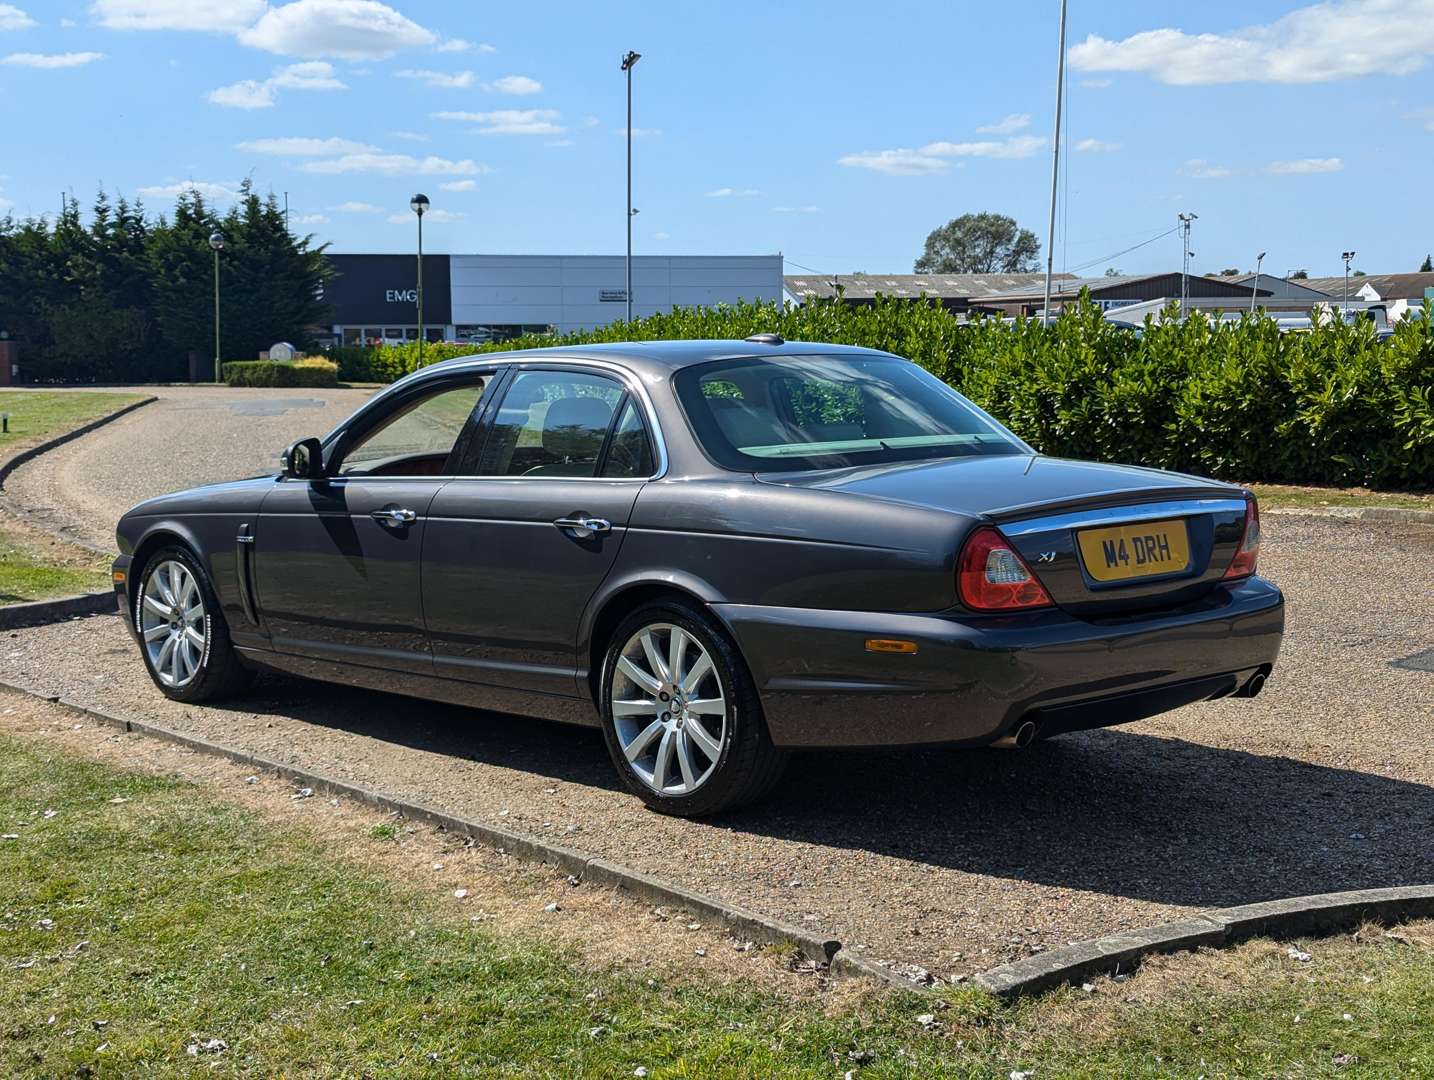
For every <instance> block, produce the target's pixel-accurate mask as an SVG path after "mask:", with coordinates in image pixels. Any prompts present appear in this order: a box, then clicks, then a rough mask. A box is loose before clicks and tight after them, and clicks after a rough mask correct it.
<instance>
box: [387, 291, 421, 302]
mask: <svg viewBox="0 0 1434 1080" xmlns="http://www.w3.org/2000/svg"><path fill="white" fill-rule="evenodd" d="M383 298H384V300H385V301H387V302H388V303H390V304H416V303H418V290H417V289H386V290H385V291H384V294H383Z"/></svg>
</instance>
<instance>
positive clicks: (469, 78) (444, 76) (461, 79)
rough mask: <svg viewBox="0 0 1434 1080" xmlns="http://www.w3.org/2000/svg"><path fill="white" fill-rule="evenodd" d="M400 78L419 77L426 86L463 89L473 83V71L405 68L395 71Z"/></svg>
mask: <svg viewBox="0 0 1434 1080" xmlns="http://www.w3.org/2000/svg"><path fill="white" fill-rule="evenodd" d="M394 74H395V75H397V76H398V77H399V78H400V79H418V80H420V81H421V82H423V83H424V84H425V85H426V86H431V87H434V88H435V89H444V90H463V89H466V88H467V87H470V86H472V85H473V72H471V71H458V72H454V73H453V74H451V75H450V74H449V73H448V72H446V71H431V70H429V69H428V68H418V69H414V68H405V69H404V70H403V71H395V72H394Z"/></svg>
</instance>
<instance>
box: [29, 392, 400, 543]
mask: <svg viewBox="0 0 1434 1080" xmlns="http://www.w3.org/2000/svg"><path fill="white" fill-rule="evenodd" d="M116 389H123V388H116ZM135 390H136V392H141V393H146V394H153V395H154V396H156V397H158V398H159V400H158V401H156V402H154V403H153V404H151V405H146V406H144V408H142V409H138V410H136V411H135V412H133V413H131V414H130V415H128V416H125V417H121V418H120V419H119V420H116V421H115V422H114V423H112V424H107V425H106V426H105V427H102V428H100V429H99V430H98V431H95V432H93V433H91V434H89V435H86V436H84V437H83V438H80V439H77V440H75V441H74V442H72V443H68V444H66V445H65V446H62V447H59V448H58V449H55V450H52V451H50V452H49V453H48V454H43V455H41V456H40V457H39V458H36V459H35V460H34V461H32V462H30V463H29V464H27V465H22V466H21V467H20V468H19V469H17V470H16V471H15V472H14V474H12V475H11V477H10V479H9V480H7V481H6V483H5V492H6V495H7V496H8V497H9V498H10V499H11V500H12V501H13V502H15V503H18V504H19V505H20V506H22V507H24V508H26V509H27V510H28V511H29V514H30V516H31V517H34V518H38V519H40V520H41V521H43V522H44V523H45V524H47V525H49V526H50V527H52V528H54V529H56V530H57V531H62V532H63V533H65V534H66V535H68V536H69V537H71V538H72V539H75V540H78V541H79V542H80V543H82V544H86V545H88V546H90V547H98V548H100V549H102V550H104V551H112V550H113V549H114V535H115V534H114V526H115V522H117V521H118V520H119V518H120V515H121V514H123V513H124V512H125V511H126V510H128V509H129V508H130V507H131V506H133V505H134V504H135V503H137V502H139V501H141V500H142V499H148V498H152V497H153V496H155V495H163V494H165V493H166V492H170V491H178V490H179V489H181V488H187V487H193V486H194V485H196V484H209V483H214V482H215V481H219V480H233V479H235V478H237V477H242V476H255V475H258V474H259V473H266V472H267V473H275V472H278V471H279V466H278V454H279V451H280V450H282V449H283V448H284V447H285V446H287V445H288V444H289V443H291V442H293V441H294V440H295V439H299V438H303V437H304V436H306V435H323V434H325V433H327V432H328V430H329V429H330V428H332V427H333V426H334V425H335V424H337V423H338V422H339V421H341V420H343V419H344V418H345V417H346V416H348V415H349V413H351V412H353V411H354V410H355V409H357V408H358V407H359V406H360V405H361V404H363V402H364V401H365V400H367V398H368V396H369V395H370V394H372V393H373V391H372V390H321V389H312V388H308V387H294V388H273V389H261V388H248V387H245V388H238V387H235V388H230V387H221V386H160V387H146V386H142V387H136V388H135Z"/></svg>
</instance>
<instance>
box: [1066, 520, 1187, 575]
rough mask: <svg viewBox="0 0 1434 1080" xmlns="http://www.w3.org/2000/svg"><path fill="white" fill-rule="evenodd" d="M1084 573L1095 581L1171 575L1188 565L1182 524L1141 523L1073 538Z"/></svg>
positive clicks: (1092, 530) (1165, 522)
mask: <svg viewBox="0 0 1434 1080" xmlns="http://www.w3.org/2000/svg"><path fill="white" fill-rule="evenodd" d="M1076 539H1077V540H1078V541H1079V542H1080V554H1081V559H1082V560H1084V562H1085V569H1086V573H1088V574H1089V575H1090V576H1091V577H1093V578H1095V580H1096V581H1126V580H1128V579H1130V578H1142V577H1154V576H1155V575H1157V574H1173V573H1176V572H1178V571H1180V570H1184V569H1185V568H1186V567H1187V566H1189V565H1190V538H1189V536H1188V535H1187V534H1186V531H1185V522H1183V521H1178V520H1177V521H1144V522H1141V523H1140V524H1138V525H1116V526H1113V527H1112V528H1109V529H1086V530H1084V531H1083V532H1079V533H1077V534H1076Z"/></svg>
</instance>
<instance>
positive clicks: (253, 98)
mask: <svg viewBox="0 0 1434 1080" xmlns="http://www.w3.org/2000/svg"><path fill="white" fill-rule="evenodd" d="M281 88H282V89H284V90H347V89H348V86H347V85H346V84H345V83H344V82H342V81H341V80H340V79H338V78H336V77H335V75H334V66H333V65H332V64H330V63H327V62H325V61H323V60H306V61H304V62H302V63H298V64H290V65H289V66H288V67H282V68H279V69H278V70H277V71H275V72H274V74H273V75H271V76H269V78H267V79H265V80H263V81H262V82H261V81H259V80H257V79H241V80H240V81H239V82H237V83H231V84H230V85H228V86H221V87H219V88H218V89H217V90H211V91H210V92H209V94H208V98H209V101H210V103H211V104H214V105H223V106H225V107H226V108H230V109H267V108H270V107H271V106H273V105H274V103H275V102H276V101H277V100H278V95H277V94H276V93H275V91H276V90H278V89H281Z"/></svg>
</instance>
